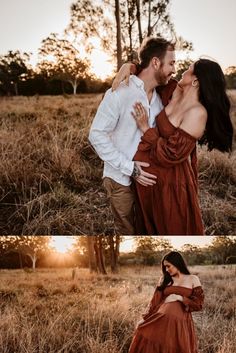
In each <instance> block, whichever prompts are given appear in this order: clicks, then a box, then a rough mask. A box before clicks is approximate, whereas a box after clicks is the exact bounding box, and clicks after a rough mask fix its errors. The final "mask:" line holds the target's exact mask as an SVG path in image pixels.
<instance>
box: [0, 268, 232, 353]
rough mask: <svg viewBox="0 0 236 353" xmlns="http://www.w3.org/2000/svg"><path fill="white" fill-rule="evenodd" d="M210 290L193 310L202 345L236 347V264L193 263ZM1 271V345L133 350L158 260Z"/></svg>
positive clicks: (30, 352) (206, 348)
mask: <svg viewBox="0 0 236 353" xmlns="http://www.w3.org/2000/svg"><path fill="white" fill-rule="evenodd" d="M191 272H192V273H194V274H197V275H199V277H200V279H201V281H202V285H203V287H204V291H205V297H206V298H205V305H204V310H203V311H202V312H196V313H193V318H194V322H195V326H196V330H197V335H198V338H199V339H198V340H199V353H235V352H236V336H235V323H236V322H235V319H236V317H235V310H236V282H235V281H234V279H235V276H236V267H235V266H234V267H233V266H206V267H200V266H198V267H193V268H191ZM71 273H72V271H71V269H62V270H59V269H57V270H55V269H50V270H46V269H44V270H37V271H36V272H35V273H33V272H25V271H23V270H1V271H0V278H1V280H0V310H1V320H0V353H127V352H128V347H129V344H130V341H131V338H132V335H133V331H134V327H135V324H136V322H137V321H138V320H140V318H141V317H140V316H141V313H142V312H144V311H145V308H146V307H147V305H148V303H149V300H150V298H151V296H152V294H153V291H154V288H155V285H156V283H157V281H158V278H159V269H158V268H154V267H153V268H150V267H149V268H148V267H142V268H141V267H134V268H122V269H121V271H120V273H119V274H117V275H107V276H105V277H101V276H97V275H92V274H90V273H89V272H88V270H86V269H78V270H77V275H76V278H75V279H72V276H71Z"/></svg>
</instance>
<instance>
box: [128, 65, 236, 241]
mask: <svg viewBox="0 0 236 353" xmlns="http://www.w3.org/2000/svg"><path fill="white" fill-rule="evenodd" d="M125 65H126V67H125V74H122V75H123V76H127V70H128V71H130V65H129V64H125ZM123 71H124V69H123ZM122 78H123V77H122ZM175 86H176V85H173V82H172V83H171V82H170V89H172V92H173V90H174V88H175ZM167 91H168V90H167ZM165 92H166V90H165ZM172 92H171V93H172ZM169 93H170V92H169ZM159 94H160V96H162V92H161V90H160V91H159ZM162 102H163V104H164V106H165V108H164V109H163V110H162V111H161V113H160V114H159V115H158V116H157V117H156V127H155V128H150V127H149V125H148V116H147V113H146V111H145V109H144V108H143V106H142V105H141V104H139V103H137V104H136V105H135V107H134V112H133V116H134V118H135V120H136V123H137V126H138V128H139V129H140V130H141V131H142V132H143V136H142V139H141V142H140V144H139V146H138V151H137V153H136V154H135V156H134V160H136V161H143V162H147V163H149V164H150V166H149V167H148V168H145V171H147V172H149V173H151V174H154V175H156V176H157V180H156V184H155V185H154V186H143V185H141V184H139V183H138V182H135V183H134V188H135V191H136V192H135V194H136V196H137V200H136V233H137V234H168V235H169V234H173V235H177V234H178V235H187V234H192V235H202V234H204V229H203V222H202V217H201V212H200V206H199V201H198V190H197V155H196V143H197V141H198V140H199V143H200V144H206V145H207V146H208V149H209V150H212V149H213V148H216V149H218V150H220V151H222V152H229V151H230V150H231V148H232V136H233V127H232V123H231V120H230V116H229V110H230V102H229V99H228V97H227V95H226V92H225V79H224V74H223V72H222V70H221V68H220V66H219V65H218V64H217V63H216V62H214V61H211V60H207V59H200V60H198V61H196V62H195V63H194V64H192V65H190V67H189V69H188V70H187V71H185V72H184V73H183V75H182V79H181V80H180V82H179V83H178V85H177V87H176V89H175V90H174V93H173V95H172V98H171V100H170V101H169V100H168V96H165V97H164V96H163V97H162Z"/></svg>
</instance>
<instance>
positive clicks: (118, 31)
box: [115, 0, 122, 71]
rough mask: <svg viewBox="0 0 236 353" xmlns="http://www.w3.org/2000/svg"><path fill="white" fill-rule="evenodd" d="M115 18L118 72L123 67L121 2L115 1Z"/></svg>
mask: <svg viewBox="0 0 236 353" xmlns="http://www.w3.org/2000/svg"><path fill="white" fill-rule="evenodd" d="M115 18H116V50H117V54H116V57H117V71H119V69H120V67H121V65H122V47H121V26H120V1H119V0H115Z"/></svg>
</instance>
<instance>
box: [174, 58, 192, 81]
mask: <svg viewBox="0 0 236 353" xmlns="http://www.w3.org/2000/svg"><path fill="white" fill-rule="evenodd" d="M192 63H193V60H191V59H186V60H178V61H177V65H176V74H175V78H176V80H178V81H179V80H180V79H181V77H182V74H183V73H184V71H186V70H187V69H188V68H189V66H190V65H191V64H192Z"/></svg>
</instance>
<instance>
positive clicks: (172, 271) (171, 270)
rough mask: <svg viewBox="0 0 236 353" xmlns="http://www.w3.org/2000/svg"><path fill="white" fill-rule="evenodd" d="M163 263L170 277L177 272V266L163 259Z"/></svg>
mask: <svg viewBox="0 0 236 353" xmlns="http://www.w3.org/2000/svg"><path fill="white" fill-rule="evenodd" d="M163 265H164V266H165V269H166V272H168V273H169V275H170V276H171V277H174V276H176V275H177V274H178V273H179V270H178V269H177V267H175V266H174V265H172V263H170V262H169V261H167V260H164V262H163Z"/></svg>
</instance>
